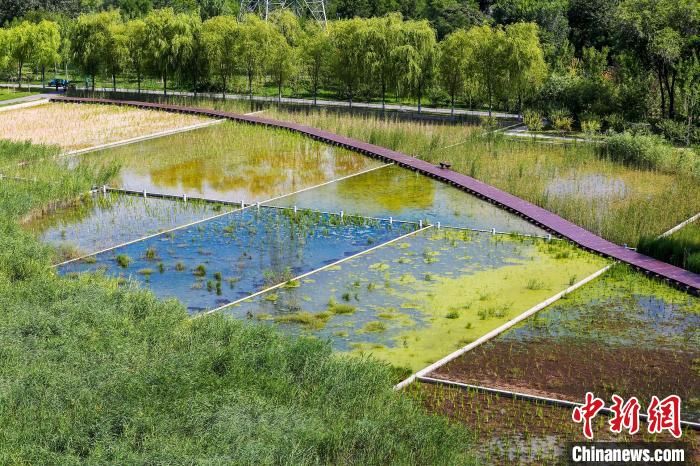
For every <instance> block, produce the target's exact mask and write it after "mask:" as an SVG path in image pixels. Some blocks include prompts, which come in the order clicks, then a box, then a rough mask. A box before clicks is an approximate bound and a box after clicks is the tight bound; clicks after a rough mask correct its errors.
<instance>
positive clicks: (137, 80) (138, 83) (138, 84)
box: [136, 73, 141, 95]
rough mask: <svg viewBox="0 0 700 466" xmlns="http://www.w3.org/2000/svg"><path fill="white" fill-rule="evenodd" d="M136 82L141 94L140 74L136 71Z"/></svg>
mask: <svg viewBox="0 0 700 466" xmlns="http://www.w3.org/2000/svg"><path fill="white" fill-rule="evenodd" d="M136 83H137V86H138V88H139V95H141V74H140V73H136Z"/></svg>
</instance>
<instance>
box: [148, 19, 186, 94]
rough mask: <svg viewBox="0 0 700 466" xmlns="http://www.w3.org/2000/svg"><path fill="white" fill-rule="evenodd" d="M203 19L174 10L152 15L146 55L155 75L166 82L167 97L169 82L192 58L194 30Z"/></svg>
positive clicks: (164, 85)
mask: <svg viewBox="0 0 700 466" xmlns="http://www.w3.org/2000/svg"><path fill="white" fill-rule="evenodd" d="M198 18H199V16H197V18H195V17H194V15H191V14H187V13H177V14H176V13H175V11H174V10H173V9H172V8H163V9H160V10H153V11H151V12H150V13H149V14H148V15H146V17H145V18H144V22H145V23H146V54H147V58H148V63H149V67H150V69H151V70H152V72H153V73H154V74H155V75H157V76H159V77H160V78H161V79H162V80H163V94H164V95H168V78H170V77H172V76H174V75H175V73H177V72H178V70H179V69H180V67H182V66H183V65H184V64H185V63H186V62H187V60H188V59H189V58H190V55H191V54H192V50H193V47H194V35H193V29H194V27H195V24H196V20H197V19H198Z"/></svg>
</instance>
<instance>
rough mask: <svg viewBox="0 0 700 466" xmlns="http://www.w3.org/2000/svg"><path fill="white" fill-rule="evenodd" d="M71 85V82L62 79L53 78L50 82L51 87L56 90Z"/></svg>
mask: <svg viewBox="0 0 700 466" xmlns="http://www.w3.org/2000/svg"><path fill="white" fill-rule="evenodd" d="M69 84H70V81H68V80H67V79H61V78H53V79H52V80H51V81H49V87H55V88H56V89H58V88H59V87H64V88H65V87H68V85H69Z"/></svg>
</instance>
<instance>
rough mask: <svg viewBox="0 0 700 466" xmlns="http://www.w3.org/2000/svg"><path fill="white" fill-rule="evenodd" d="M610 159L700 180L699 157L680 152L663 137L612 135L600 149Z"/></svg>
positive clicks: (683, 150)
mask: <svg viewBox="0 0 700 466" xmlns="http://www.w3.org/2000/svg"><path fill="white" fill-rule="evenodd" d="M601 150H602V151H603V152H604V154H605V155H607V156H608V157H610V158H611V159H613V160H615V161H618V162H622V163H625V164H627V165H631V166H634V167H638V168H644V169H656V170H662V171H665V172H668V173H680V174H686V175H690V176H696V177H697V176H700V156H698V154H696V153H695V152H694V151H692V150H690V149H677V148H674V147H673V146H671V145H670V144H668V143H667V142H666V141H664V139H663V138H661V137H660V136H655V135H645V134H636V135H635V134H632V133H630V132H627V131H626V132H624V133H619V134H612V135H610V136H609V137H608V138H607V144H606V145H605V146H604V147H603V148H602V149H601Z"/></svg>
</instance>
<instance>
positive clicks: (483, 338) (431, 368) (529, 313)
mask: <svg viewBox="0 0 700 466" xmlns="http://www.w3.org/2000/svg"><path fill="white" fill-rule="evenodd" d="M613 265H615V264H610V265H607V266H605V267H603V268H602V269H600V270H598V271H597V272H594V273H593V274H591V275H589V276H588V277H586V278H584V279H583V280H581V281H580V282H578V283H575V284H573V285H571V286H570V287H568V288H566V289H565V290H564V291H560V292H559V293H557V294H555V295H554V296H552V297H550V298H548V299H546V300H544V301H542V302H541V303H539V304H537V305H535V306H533V307H531V308H530V309H528V310H527V311H525V312H523V313H522V314H519V315H518V316H517V317H515V318H513V319H511V320H509V321H508V322H506V323H505V324H503V325H501V326H500V327H497V328H495V329H493V330H491V331H490V332H488V333H487V334H485V335H483V336H481V337H479V338H477V339H476V340H474V341H473V342H471V343H469V344H468V345H466V346H463V347H462V348H460V349H458V350H456V351H454V352H452V353H450V354H448V355H447V356H445V357H444V358H442V359H440V360H438V361H436V362H434V363H432V364H430V365H429V366H427V367H425V368H423V369H421V370H419V371H418V372H416V373H414V374H412V375H411V376H410V377H408V378H406V379H405V380H403V381H401V382H399V383H398V384H396V385H394V390H401V389H402V388H404V387H406V386H407V385H409V384H411V383H412V382H414V381H415V380H418V379H420V378H421V377H425V376H426V375H427V374H429V373H431V372H433V371H434V370H436V369H438V368H440V367H442V366H444V365H445V364H447V363H448V362H450V361H452V360H454V359H457V358H458V357H460V356H461V355H463V354H464V353H466V352H468V351H471V350H472V349H474V348H476V347H477V346H479V345H481V344H483V343H486V342H487V341H489V340H491V339H493V338H495V337H496V336H498V335H500V334H501V333H503V332H505V331H506V330H508V329H509V328H511V327H513V326H514V325H516V324H518V323H519V322H522V321H523V320H525V319H527V318H528V317H530V316H532V315H534V314H535V313H537V312H539V311H541V310H542V309H544V308H546V307H547V306H549V305H550V304H552V303H554V302H556V301H558V300H559V299H561V298H562V297H564V296H566V295H567V294H569V293H571V292H572V291H575V290H577V289H579V288H581V287H582V286H583V285H585V284H587V283H588V282H590V281H593V280H595V279H596V278H598V277H600V276H601V275H603V274H604V273H605V272H607V271H608V270H610V268H611V267H612V266H613Z"/></svg>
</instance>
